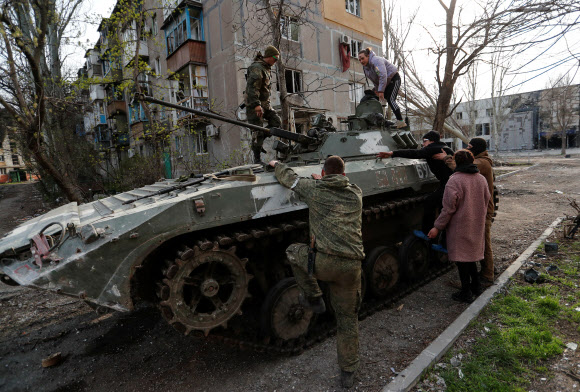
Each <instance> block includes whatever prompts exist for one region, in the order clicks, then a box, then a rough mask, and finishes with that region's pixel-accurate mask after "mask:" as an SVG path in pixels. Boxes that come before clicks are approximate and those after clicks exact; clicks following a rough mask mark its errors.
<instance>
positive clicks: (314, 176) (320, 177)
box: [312, 173, 322, 180]
mask: <svg viewBox="0 0 580 392" xmlns="http://www.w3.org/2000/svg"><path fill="white" fill-rule="evenodd" d="M312 178H314V179H315V180H322V176H321V175H320V174H316V173H312Z"/></svg>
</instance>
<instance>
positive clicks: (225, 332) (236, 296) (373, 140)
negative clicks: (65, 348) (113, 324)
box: [0, 97, 441, 352]
mask: <svg viewBox="0 0 580 392" xmlns="http://www.w3.org/2000/svg"><path fill="white" fill-rule="evenodd" d="M141 98H142V99H144V100H146V101H150V102H156V103H159V104H162V105H166V106H170V107H172V105H171V104H166V103H165V102H162V101H156V100H153V99H151V98H147V97H141ZM177 108H179V109H180V110H184V108H183V107H181V106H179V107H177ZM189 110H190V111H192V112H194V113H196V114H199V115H207V113H204V112H196V111H194V110H192V109H189ZM382 113H383V110H382V107H381V105H380V103H379V102H378V101H377V100H376V99H368V100H365V101H364V102H361V103H360V104H359V105H358V107H357V109H356V114H355V115H353V116H350V117H349V118H348V130H347V131H340V132H339V131H336V130H335V129H334V128H333V127H332V125H331V124H330V123H328V122H327V121H325V119H324V117H323V116H319V117H317V118H316V119H315V121H314V127H313V128H312V129H310V130H309V131H308V133H307V135H299V134H295V133H290V132H287V131H283V130H280V129H271V130H268V129H265V128H261V127H257V126H250V125H248V124H245V123H239V122H237V121H234V120H231V121H230V120H227V119H224V118H222V117H220V116H217V115H215V114H211V113H210V114H209V116H210V117H213V118H217V119H219V120H222V121H230V122H232V123H235V124H241V125H244V126H247V127H249V128H252V129H258V130H260V131H263V132H266V133H268V134H269V135H271V136H276V137H278V138H279V139H278V140H276V141H275V142H274V144H273V149H275V150H276V153H277V155H278V157H279V159H281V160H282V161H284V162H286V163H288V164H289V165H290V166H291V167H293V169H294V170H295V171H296V172H297V173H299V174H300V175H301V176H304V177H309V176H310V175H311V174H312V173H320V171H321V168H322V164H323V162H324V160H325V158H326V157H327V156H329V155H339V156H341V157H342V158H343V159H344V161H345V163H346V175H347V176H348V178H349V179H350V182H352V183H355V184H357V185H358V186H359V187H360V188H361V189H362V191H363V195H364V199H363V200H364V207H363V240H364V246H365V253H366V255H367V257H366V260H365V261H364V265H363V270H364V274H363V283H364V284H363V286H364V287H365V288H366V301H365V303H366V305H364V306H366V308H365V307H364V306H363V313H364V312H365V310H364V309H376V308H377V307H380V306H383V305H384V304H385V303H386V302H387V301H389V298H391V299H392V298H395V297H396V296H397V295H400V294H401V293H403V292H405V291H408V290H409V287H412V286H410V284H413V283H416V282H419V281H421V280H422V279H424V277H425V276H427V275H428V272H432V271H433V270H437V269H440V268H441V267H440V266H439V265H438V264H437V261H436V260H435V259H436V258H434V257H432V256H433V255H432V254H431V253H430V251H429V249H428V247H427V244H426V243H425V242H424V241H422V240H419V239H417V238H415V237H413V235H412V234H411V232H412V230H413V229H416V228H418V227H420V221H421V216H422V201H423V199H424V197H425V195H426V194H428V193H429V192H430V191H432V190H433V189H434V188H435V187H436V185H437V181H436V179H435V178H434V176H433V175H432V174H431V172H430V171H429V168H428V166H427V164H426V162H425V161H423V160H412V159H403V158H395V159H387V160H380V159H377V158H376V153H377V152H379V151H391V150H396V149H400V148H416V147H417V145H418V144H417V142H416V141H415V140H414V139H413V137H412V135H411V133H410V132H409V131H408V129H407V130H397V129H395V128H393V127H391V124H390V123H389V122H388V121H386V120H385V119H384V118H383V115H382ZM307 241H308V211H307V206H306V204H305V203H303V202H302V201H300V200H299V199H298V198H297V196H296V195H295V194H294V193H293V192H292V191H291V190H289V189H286V188H284V187H283V186H281V185H280V184H279V183H278V182H277V180H276V178H275V177H274V174H273V172H272V171H271V170H269V168H268V167H263V166H262V165H247V166H241V167H233V168H230V169H227V170H224V171H221V172H219V173H212V174H206V175H198V176H193V177H191V178H189V179H187V180H186V181H185V182H178V181H176V180H170V179H167V180H163V181H159V182H157V183H154V184H151V185H148V186H144V187H142V188H139V189H134V190H132V191H129V192H125V193H121V194H117V195H114V196H110V197H107V198H104V199H101V200H98V201H94V202H91V203H87V204H82V205H78V204H77V203H69V204H67V205H64V206H62V207H60V208H57V209H55V210H53V211H50V212H48V213H47V214H45V215H43V216H40V217H37V218H34V219H32V220H30V221H28V222H26V223H24V224H22V225H21V226H19V227H17V228H16V229H15V230H13V231H12V232H10V233H9V234H8V235H6V236H5V237H4V238H3V239H1V240H0V279H1V280H2V282H4V283H6V284H13V285H23V286H31V287H35V288H38V289H45V290H50V291H53V292H56V293H59V294H63V295H68V296H72V297H76V298H80V299H83V300H85V301H86V302H87V303H89V304H92V305H93V306H94V307H97V308H100V309H107V308H110V309H114V310H117V311H122V312H127V311H131V310H133V309H134V308H135V306H136V304H137V303H139V302H142V301H148V302H151V303H153V304H155V306H157V307H158V308H159V310H160V312H161V314H162V315H163V317H164V318H165V319H166V320H167V322H168V323H169V324H171V325H172V326H173V327H174V328H175V329H176V330H178V331H180V332H182V333H185V334H189V333H191V332H195V333H196V334H204V335H206V336H207V335H208V334H209V336H210V337H211V336H214V337H217V338H218V339H229V341H231V342H239V343H240V344H241V345H244V344H247V345H250V346H253V347H276V348H277V349H279V350H282V351H285V352H292V351H296V350H300V349H302V348H303V347H306V346H308V342H312V341H314V340H320V339H321V336H326V335H327V334H329V333H331V332H332V330H333V324H332V309H329V310H328V311H327V314H326V315H322V316H319V317H315V316H314V315H313V314H312V313H311V311H309V310H308V309H305V308H303V307H302V306H301V305H300V304H299V302H298V299H297V295H298V289H297V286H296V283H295V280H294V278H293V277H292V272H291V269H290V267H289V265H288V263H287V260H286V258H285V249H286V248H287V247H288V246H289V245H290V244H291V243H294V242H307Z"/></svg>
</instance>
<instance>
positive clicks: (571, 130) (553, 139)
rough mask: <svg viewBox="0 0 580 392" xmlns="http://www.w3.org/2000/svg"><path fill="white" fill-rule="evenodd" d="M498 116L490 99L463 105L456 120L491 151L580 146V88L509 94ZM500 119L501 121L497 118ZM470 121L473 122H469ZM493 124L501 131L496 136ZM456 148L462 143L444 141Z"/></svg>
mask: <svg viewBox="0 0 580 392" xmlns="http://www.w3.org/2000/svg"><path fill="white" fill-rule="evenodd" d="M497 99H498V100H501V103H502V105H501V107H502V108H503V113H500V116H499V117H498V116H497V115H496V114H495V112H494V110H493V103H492V99H491V98H486V99H480V100H477V101H474V102H473V103H471V102H464V103H460V104H459V105H458V106H457V108H456V109H455V112H454V114H453V119H454V121H455V122H456V123H457V125H458V126H460V127H461V128H462V129H463V130H464V132H465V133H466V134H471V135H474V136H477V137H482V138H484V139H485V140H487V142H488V150H490V151H496V150H499V151H509V150H531V149H547V148H556V149H559V148H561V146H562V140H563V138H562V131H564V132H565V135H566V136H565V138H564V143H565V146H566V148H574V147H578V146H580V140H579V139H580V131H579V127H580V105H579V103H580V100H579V99H580V85H578V84H576V85H570V86H565V87H558V88H553V89H545V90H538V91H532V92H527V93H521V94H513V95H506V96H504V97H501V98H497ZM494 117H498V118H494ZM470 118H471V120H470ZM494 121H496V124H497V127H498V132H497V138H496V137H495V135H494V131H493V130H494ZM445 141H446V142H447V143H450V144H452V146H453V147H454V148H455V149H457V148H461V147H462V144H461V140H460V139H454V138H447V139H445Z"/></svg>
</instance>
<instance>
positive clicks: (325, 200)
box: [270, 156, 364, 388]
mask: <svg viewBox="0 0 580 392" xmlns="http://www.w3.org/2000/svg"><path fill="white" fill-rule="evenodd" d="M270 165H271V166H274V167H275V168H276V178H277V179H278V181H280V184H282V185H284V186H285V187H287V188H290V189H292V190H293V191H294V192H296V194H298V196H299V197H300V199H301V200H302V201H304V202H305V203H306V204H307V205H308V208H309V224H310V235H311V237H312V236H314V238H315V239H316V250H317V253H316V262H315V264H314V271H313V275H312V276H311V275H309V274H308V266H307V265H308V245H305V244H292V245H291V246H290V247H289V248H288V249H287V251H286V254H287V255H288V260H289V261H290V265H291V267H292V271H293V273H294V276H295V277H296V281H297V282H298V286H299V287H300V289H301V291H302V292H303V293H304V297H305V299H306V300H307V301H304V302H306V305H307V306H309V307H310V308H311V309H312V310H313V311H314V312H317V313H322V312H324V309H325V305H324V300H323V299H322V291H321V290H320V287H319V286H318V283H317V279H318V280H320V281H323V282H327V283H328V286H329V288H330V301H331V304H332V308H333V309H334V312H335V314H336V321H337V353H338V364H339V366H340V369H341V382H342V384H343V386H345V387H348V388H350V387H351V386H352V385H353V383H354V372H355V371H356V370H357V369H358V367H359V356H358V310H359V307H360V304H361V261H362V260H363V259H364V250H363V242H362V233H361V224H362V218H361V216H362V191H361V190H360V188H359V187H358V186H356V185H353V184H350V183H349V181H348V178H347V177H346V176H345V175H344V162H343V161H342V159H341V158H340V157H338V156H331V157H328V158H327V159H326V161H325V162H324V168H323V170H322V174H321V175H317V174H312V177H313V178H314V179H310V178H300V177H299V176H298V175H297V174H296V173H295V172H294V171H293V170H292V169H291V168H290V167H288V166H287V165H285V164H283V163H280V162H278V161H272V162H270Z"/></svg>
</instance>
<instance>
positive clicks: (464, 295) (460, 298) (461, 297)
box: [451, 289, 473, 304]
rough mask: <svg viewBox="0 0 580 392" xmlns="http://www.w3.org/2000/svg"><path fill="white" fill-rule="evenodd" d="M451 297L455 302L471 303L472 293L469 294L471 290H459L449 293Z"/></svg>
mask: <svg viewBox="0 0 580 392" xmlns="http://www.w3.org/2000/svg"><path fill="white" fill-rule="evenodd" d="M451 299H452V300H454V301H457V302H465V303H468V304H470V303H472V302H473V294H471V290H469V289H468V290H460V291H458V292H456V293H453V294H451Z"/></svg>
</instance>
